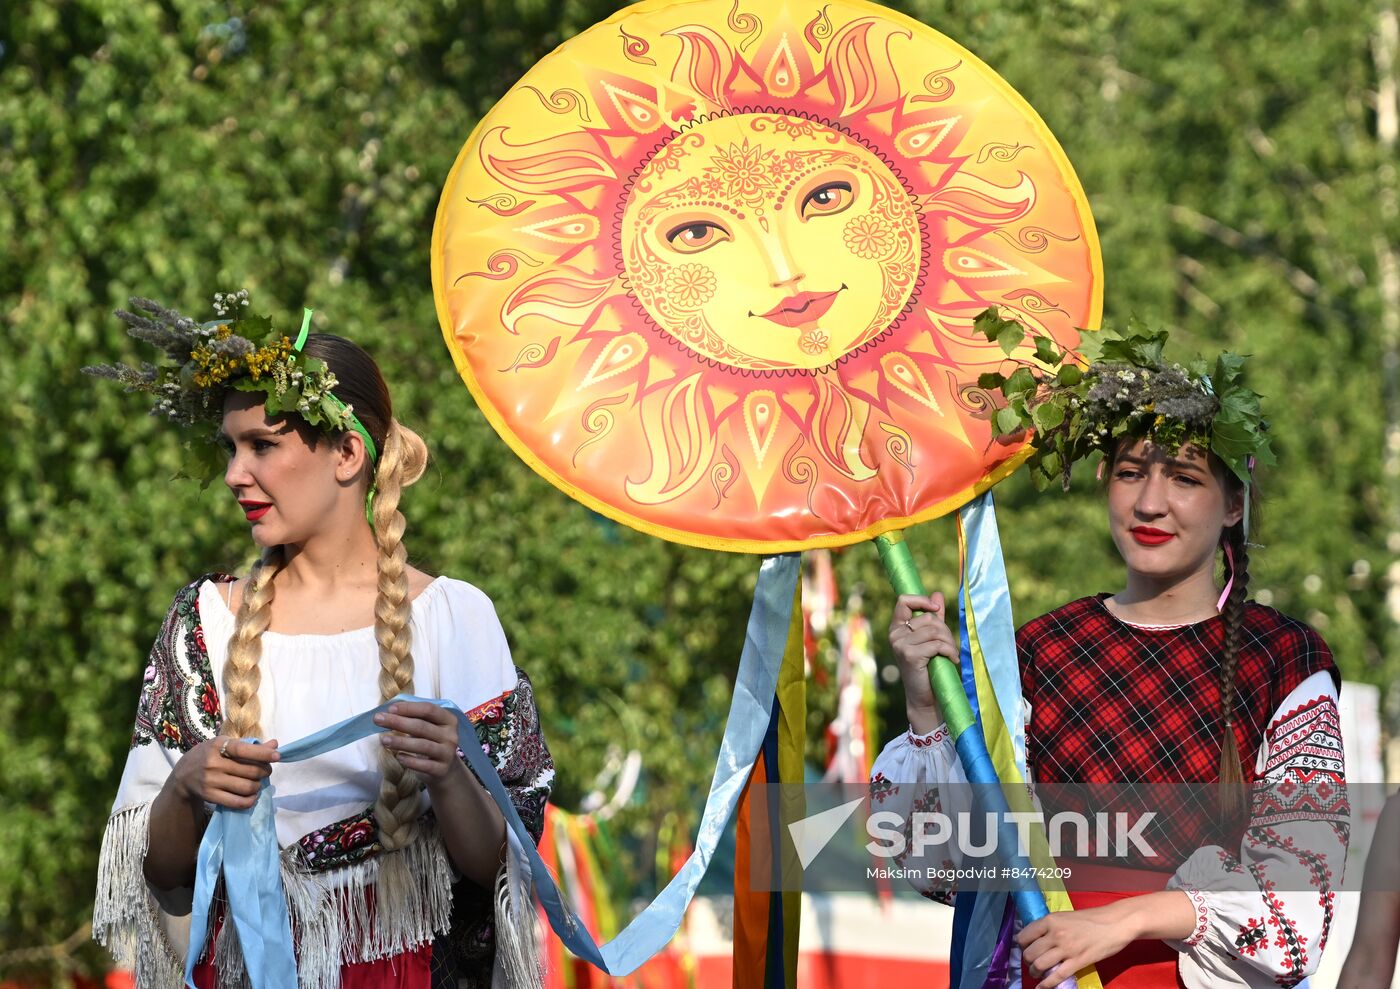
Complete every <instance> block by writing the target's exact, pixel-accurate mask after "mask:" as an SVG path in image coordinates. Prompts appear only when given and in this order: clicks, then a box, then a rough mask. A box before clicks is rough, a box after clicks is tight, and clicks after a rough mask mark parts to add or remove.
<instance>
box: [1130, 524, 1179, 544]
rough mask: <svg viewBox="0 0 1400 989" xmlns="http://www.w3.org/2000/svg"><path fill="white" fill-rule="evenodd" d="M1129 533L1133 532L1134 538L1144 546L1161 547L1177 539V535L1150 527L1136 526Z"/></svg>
mask: <svg viewBox="0 0 1400 989" xmlns="http://www.w3.org/2000/svg"><path fill="white" fill-rule="evenodd" d="M1128 531H1129V532H1131V533H1132V534H1133V538H1134V539H1135V540H1137V541H1138V543H1140V544H1141V545H1143V546H1161V545H1162V544H1163V543H1168V542H1171V541H1172V540H1173V539H1175V538H1176V534H1175V533H1171V532H1164V531H1163V530H1161V529H1154V528H1153V527H1152V526H1150V525H1138V526H1134V527H1133V528H1131V529H1129V530H1128Z"/></svg>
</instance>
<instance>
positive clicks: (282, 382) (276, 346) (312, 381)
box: [83, 289, 379, 497]
mask: <svg viewBox="0 0 1400 989" xmlns="http://www.w3.org/2000/svg"><path fill="white" fill-rule="evenodd" d="M129 305H130V306H131V309H130V310H129V311H128V310H125V309H119V310H117V313H116V315H117V317H118V318H119V319H120V320H121V321H122V322H123V323H125V324H126V326H127V333H128V334H130V335H131V336H133V337H135V338H136V339H137V340H140V341H142V342H144V343H148V344H150V345H151V346H153V347H156V348H158V349H160V350H162V351H164V352H165V356H166V357H167V358H169V359H170V361H172V362H173V363H170V364H163V365H160V366H156V365H154V364H150V363H146V362H142V364H141V366H140V367H129V366H127V365H125V364H98V365H95V366H93V367H85V368H83V371H85V372H86V373H88V374H93V375H97V376H98V377H103V378H111V379H112V380H114V381H118V382H120V383H121V384H123V385H125V386H126V388H127V391H139V392H144V393H146V394H147V395H150V396H152V397H153V398H154V399H155V404H154V406H153V407H152V408H151V415H154V416H163V417H165V418H167V419H169V420H170V421H171V422H173V423H175V424H176V425H179V426H183V427H186V428H190V429H193V430H194V431H195V436H194V438H195V439H197V440H199V441H201V442H195V443H192V444H190V446H191V448H192V451H193V452H194V454H195V456H196V458H197V460H198V463H197V464H196V470H197V471H198V476H199V477H200V479H201V480H202V481H203V483H205V484H208V483H209V481H210V480H212V479H213V478H214V477H215V476H217V474H218V473H219V471H220V470H221V469H222V465H221V463H220V459H219V451H218V447H217V445H216V442H215V441H216V440H217V438H218V427H219V423H220V420H221V419H222V417H223V406H224V397H225V396H226V395H227V394H228V392H229V391H246V392H263V393H265V394H266V396H267V398H266V400H265V402H264V405H265V408H266V410H267V414H268V415H278V414H280V413H283V412H295V413H297V414H298V415H300V416H301V417H302V418H303V419H305V420H306V421H307V422H308V423H310V424H311V425H312V426H316V427H319V428H321V429H324V430H326V431H327V432H343V431H344V430H347V429H349V430H354V431H355V432H356V433H359V434H360V438H361V439H362V440H364V444H365V450H366V451H367V452H368V454H369V459H370V464H371V465H373V464H374V463H375V462H377V461H378V459H379V451H378V449H377V448H376V446H375V443H374V440H373V439H372V438H371V437H370V434H369V430H367V429H366V428H365V427H364V424H363V423H361V422H360V420H359V419H358V418H356V416H355V411H354V409H353V408H352V407H351V406H349V405H346V404H345V403H344V402H342V401H341V400H340V399H339V398H337V397H336V396H335V393H334V391H333V389H334V388H335V386H336V385H337V384H338V382H337V381H336V378H335V375H334V374H332V373H331V370H330V368H328V367H327V366H326V362H325V361H322V360H319V359H317V358H315V357H310V356H308V355H306V354H304V353H302V348H303V347H304V346H305V345H306V338H307V334H308V333H309V332H310V330H311V310H310V309H306V310H304V315H303V318H302V324H301V331H300V332H299V333H298V334H297V338H296V341H295V342H293V341H292V340H291V338H289V337H287V336H285V335H284V334H282V333H280V332H278V331H277V330H276V329H274V327H273V325H272V319H271V318H270V317H268V316H253V315H250V314H248V313H247V312H246V310H247V308H248V292H247V290H246V289H245V290H242V291H239V292H234V293H229V294H227V295H225V294H223V293H220V294H218V295H215V296H214V311H215V312H216V313H217V314H218V317H219V318H217V319H214V320H210V321H208V322H203V323H201V322H198V321H196V320H193V319H191V318H190V317H188V316H185V315H183V314H181V313H179V312H176V311H175V310H173V309H170V308H168V307H166V306H162V305H160V304H159V303H157V302H152V301H151V300H149V299H140V298H134V299H131V300H130V303H129ZM372 496H373V489H371V497H372Z"/></svg>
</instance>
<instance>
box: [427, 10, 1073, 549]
mask: <svg viewBox="0 0 1400 989" xmlns="http://www.w3.org/2000/svg"><path fill="white" fill-rule="evenodd" d="M433 287H434V292H435V294H436V298H437V304H438V314H439V318H440V319H441V322H442V326H443V332H444V335H445V336H446V338H447V342H448V345H449V347H450V348H451V350H452V353H453V356H454V358H455V360H456V362H457V366H458V369H459V370H460V372H461V374H462V376H463V378H464V379H465V380H466V382H467V384H468V386H469V387H470V388H471V390H472V393H473V394H474V395H475V396H476V399H477V401H478V402H479V403H480V405H481V407H482V408H483V410H484V411H485V412H486V415H487V417H488V418H489V419H490V421H491V423H492V425H493V426H494V427H495V428H496V430H497V431H498V432H499V433H500V434H501V435H502V437H504V438H505V439H506V440H507V441H508V442H509V443H510V444H511V446H512V447H513V448H514V449H515V451H516V452H517V453H518V454H520V456H521V457H523V458H524V459H525V460H526V461H527V462H529V463H530V464H531V465H532V466H533V467H534V468H535V469H536V470H538V471H539V472H540V473H541V474H543V475H544V476H545V477H547V478H548V479H549V480H550V481H552V482H553V483H554V484H556V485H558V486H559V487H561V488H563V489H564V490H565V491H567V492H568V493H569V494H571V495H573V496H574V497H576V498H578V499H579V500H581V501H583V502H584V503H585V504H587V505H589V506H590V507H592V508H594V509H596V510H598V511H600V512H602V513H604V514H606V515H609V516H612V517H613V518H616V519H618V520H619V521H622V522H624V523H626V524H628V525H631V526H634V527H636V528H638V529H641V530H643V531H646V532H650V533H653V534H656V535H660V536H663V537H665V538H668V539H672V540H676V541H678V542H683V543H689V544H692V545H699V546H708V547H714V548H721V549H731V550H743V551H757V552H774V551H779V550H787V549H798V548H804V547H813V546H823V545H826V546H830V545H840V544H845V543H852V542H856V541H859V540H862V539H867V538H870V537H871V536H874V535H877V534H879V533H881V532H885V531H888V530H890V529H894V528H901V527H904V526H906V525H909V524H911V523H913V522H916V521H919V520H922V519H927V518H931V517H934V516H936V515H940V514H943V513H944V512H947V511H950V510H952V509H954V508H956V507H957V506H959V505H961V504H962V503H964V502H966V501H967V500H968V499H970V498H971V497H973V496H974V495H975V494H976V493H977V492H979V491H981V490H983V489H984V488H985V487H987V486H988V485H990V484H991V483H993V482H994V481H996V480H997V479H999V478H1000V477H1002V476H1004V474H1005V473H1007V472H1008V471H1009V470H1010V469H1011V468H1012V467H1013V466H1014V465H1015V464H1016V463H1017V462H1018V460H1019V458H1018V457H1017V456H1016V455H1017V453H1018V452H1019V449H1020V445H1019V444H1009V445H1008V444H1004V443H998V442H996V441H995V440H994V439H993V436H992V430H991V427H990V422H989V418H990V415H991V414H992V412H994V409H995V405H994V396H992V395H990V394H988V393H987V392H986V391H984V390H982V389H980V388H979V387H978V385H977V377H978V375H979V374H981V373H983V372H986V371H990V370H996V369H1001V370H1005V369H1006V361H1007V357H1006V355H1005V354H1004V353H1003V352H1002V351H1001V349H1000V348H999V347H998V346H996V345H995V344H988V343H987V341H986V340H985V339H984V338H982V337H981V336H980V335H979V334H977V333H975V332H974V330H973V327H972V321H973V318H974V317H975V316H976V315H977V313H979V312H981V311H982V310H983V309H985V308H987V307H988V306H990V305H997V306H1000V307H1002V308H1003V309H1006V310H1010V311H1011V312H1012V313H1013V314H1014V315H1015V316H1016V317H1017V318H1019V319H1021V320H1022V321H1024V322H1025V323H1026V324H1027V325H1028V326H1030V327H1031V328H1033V329H1034V330H1036V331H1038V332H1040V333H1044V334H1048V335H1050V336H1051V337H1053V338H1054V339H1055V340H1057V341H1059V342H1060V343H1062V344H1066V345H1073V344H1074V343H1076V342H1077V333H1076V331H1075V327H1078V326H1095V325H1097V322H1098V319H1099V312H1100V297H1101V265H1100V260H1099V253H1098V241H1097V238H1096V235H1095V232H1094V227H1093V221H1092V219H1091V217H1090V214H1089V209H1088V206H1087V203H1086V202H1085V199H1084V195H1083V192H1082V190H1081V189H1080V187H1079V184H1078V181H1077V180H1076V179H1075V176H1074V173H1073V171H1072V170H1071V169H1070V166H1069V163H1068V161H1067V160H1066V159H1065V156H1064V154H1063V152H1062V151H1061V150H1060V148H1059V145H1058V144H1056V142H1055V140H1054V138H1053V137H1052V136H1051V134H1050V132H1049V130H1048V129H1047V128H1046V127H1045V125H1044V124H1043V123H1042V122H1041V121H1040V119H1039V118H1038V117H1037V116H1036V115H1035V113H1034V111H1032V110H1031V109H1030V107H1029V106H1028V105H1027V104H1026V103H1025V102H1024V101H1023V100H1022V99H1021V98H1020V97H1019V96H1017V94H1016V93H1015V92H1014V91H1013V90H1012V89H1011V88H1010V87H1009V86H1008V85H1007V84H1006V83H1005V82H1004V81H1002V80H1001V79H1000V78H999V77H998V76H997V75H996V74H995V73H994V72H992V71H991V70H990V69H989V68H987V66H985V65H983V64H982V63H981V62H979V61H978V60H977V59H976V58H975V57H974V56H973V55H971V54H970V53H969V52H967V51H965V50H964V49H962V48H960V47H959V46H958V45H956V44H954V43H953V42H952V41H950V40H948V39H947V38H945V37H943V36H942V35H940V34H938V33H937V32H935V31H933V30H931V29H929V28H927V27H925V26H924V25H922V24H919V23H918V22H916V21H912V20H909V19H907V18H905V17H903V16H901V15H899V14H896V13H894V12H892V11H889V10H886V9H884V8H881V7H876V6H874V5H872V4H867V3H864V2H861V0H842V2H836V3H824V4H819V5H816V4H813V5H803V4H784V3H746V2H744V0H698V2H692V3H673V2H645V3H641V4H638V5H636V6H633V7H629V8H627V9H625V10H623V11H621V12H620V13H618V14H617V15H616V16H614V17H613V18H612V19H611V20H609V21H606V22H604V23H602V24H599V25H597V26H596V27H594V28H592V29H590V30H588V31H586V32H584V33H583V34H580V35H579V36H577V37H575V38H573V39H572V40H570V41H568V42H566V43H565V44H564V45H562V46H561V47H560V48H559V49H558V50H557V51H555V52H554V53H553V54H552V55H550V56H548V57H547V58H545V59H543V60H541V61H540V62H539V64H537V65H536V66H535V67H534V68H533V69H532V70H531V71H530V72H529V73H527V74H526V75H525V77H524V78H523V79H522V80H521V81H520V83H518V84H517V85H516V86H515V87H514V88H513V89H511V90H510V91H509V92H508V93H507V94H506V95H505V97H504V98H502V100H501V101H500V103H498V104H497V105H496V107H495V108H494V109H493V110H492V111H491V112H490V113H489V114H488V115H487V116H486V117H485V119H483V120H482V122H481V124H480V125H479V126H478V128H477V129H476V131H475V132H474V133H473V135H472V137H471V138H470V139H469V140H468V142H467V144H466V146H465V147H464V148H463V150H462V153H461V155H460V156H459V157H458V159H457V163H456V165H455V166H454V167H453V169H452V173H451V175H450V176H449V178H448V181H447V184H446V187H445V189H444V191H443V196H442V202H441V205H440V206H439V210H438V217H437V225H436V228H435V230H434V236H433ZM1012 359H1013V360H1020V361H1026V360H1029V359H1030V358H1029V355H1028V354H1021V353H1016V354H1013V356H1012Z"/></svg>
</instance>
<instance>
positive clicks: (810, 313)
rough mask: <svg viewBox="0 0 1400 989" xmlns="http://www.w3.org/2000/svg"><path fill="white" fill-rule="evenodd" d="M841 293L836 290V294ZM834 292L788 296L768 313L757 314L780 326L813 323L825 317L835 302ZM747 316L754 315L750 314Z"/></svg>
mask: <svg viewBox="0 0 1400 989" xmlns="http://www.w3.org/2000/svg"><path fill="white" fill-rule="evenodd" d="M839 291H841V290H840V289H837V290H836V292H839ZM836 292H799V293H797V294H796V295H790V296H788V297H787V298H786V299H784V300H783V301H782V302H779V303H778V304H777V305H776V306H774V307H773V308H772V309H770V310H769V311H768V312H764V313H758V315H759V316H762V317H763V318H764V319H771V320H772V321H773V322H775V323H777V324H779V325H781V326H802V325H803V324H805V323H814V322H816V321H817V320H818V319H821V318H822V317H823V316H825V315H826V311H827V310H828V309H830V308H831V304H832V303H833V302H835V301H836ZM749 315H754V314H753V313H750V314H749Z"/></svg>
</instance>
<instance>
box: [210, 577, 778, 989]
mask: <svg viewBox="0 0 1400 989" xmlns="http://www.w3.org/2000/svg"><path fill="white" fill-rule="evenodd" d="M799 569H800V560H799V558H798V557H797V556H796V555H795V554H784V555H782V556H770V557H766V558H765V559H764V561H763V565H762V566H761V567H760V569H759V575H758V582H757V584H756V586H755V587H754V602H753V609H752V610H751V611H750V613H749V623H748V628H747V630H746V634H745V636H744V649H743V652H742V654H741V656H740V659H739V671H738V674H737V677H736V681H735V686H734V698H733V702H732V703H731V705H730V709H729V719H728V722H727V723H726V725H725V729H724V738H723V740H722V741H721V743H720V753H719V759H718V761H717V763H716V765H715V774H714V779H713V780H712V782H711V784H710V792H709V796H708V798H707V799H706V801H705V810H704V812H703V814H702V815H701V819H700V828H699V832H698V834H697V835H696V840H695V850H694V851H693V852H692V853H691V854H690V857H689V858H688V859H687V860H686V862H685V865H684V866H682V867H681V869H680V871H679V872H678V873H677V874H676V875H675V877H674V878H672V880H671V882H670V883H668V884H667V886H666V888H665V889H663V890H662V891H661V893H660V894H658V895H657V897H656V898H655V899H654V900H653V901H652V902H651V903H650V904H648V905H647V907H646V909H644V910H643V911H642V912H641V913H640V914H639V915H637V916H636V917H635V918H634V919H633V920H632V922H631V923H630V924H628V925H627V927H626V928H625V929H624V930H623V931H622V932H621V933H620V934H618V936H617V937H615V938H613V939H612V940H611V941H609V942H608V943H607V944H604V945H602V946H599V945H598V943H597V942H596V941H595V940H594V939H593V937H592V936H590V935H589V933H588V931H587V929H586V928H585V927H584V925H583V923H582V922H581V921H580V919H579V917H578V916H577V914H576V913H575V912H574V911H573V910H572V909H571V908H570V907H569V906H568V905H567V903H566V902H565V899H564V897H563V895H562V893H561V892H560V889H559V886H558V884H557V883H556V882H555V881H554V879H553V877H552V876H551V875H550V873H549V871H548V870H547V869H546V868H545V865H544V862H543V861H542V860H541V858H540V853H539V852H538V850H537V849H536V848H535V843H534V841H533V839H532V838H531V837H530V833H529V832H528V831H527V830H526V828H525V824H524V822H523V821H521V819H520V815H519V813H518V812H517V811H516V809H515V805H514V804H512V803H511V801H510V794H509V793H507V791H506V788H505V786H504V785H503V784H502V783H501V779H500V777H499V776H498V775H497V773H496V769H495V766H493V765H492V764H491V760H490V759H489V758H488V757H487V755H486V753H485V752H484V751H483V750H482V748H481V740H480V739H479V738H478V737H477V734H476V729H475V728H473V727H472V724H471V722H470V721H468V720H467V716H466V715H465V714H463V713H462V712H461V710H459V709H458V708H457V706H456V705H455V704H453V703H452V702H450V701H444V700H437V699H432V698H421V697H413V696H409V695H404V694H401V695H399V696H398V697H395V698H394V699H393V700H390V701H388V702H386V703H384V704H381V705H379V706H378V707H375V708H372V709H371V710H368V711H365V712H363V713H361V714H358V715H355V716H354V717H351V718H347V719H345V720H344V721H342V722H340V723H339V724H335V725H331V726H330V727H328V728H323V729H322V730H321V731H318V732H315V733H314V734H311V735H308V736H306V737H305V738H302V739H298V740H297V741H295V742H292V743H291V744H289V745H285V746H283V747H282V749H281V753H282V762H284V763H290V762H297V761H300V760H302V759H310V758H313V757H314V756H318V755H322V754H324V753H326V752H332V751H334V750H335V749H338V748H341V747H342V746H345V745H348V744H350V743H352V742H355V741H358V740H359V739H361V738H364V737H366V736H368V735H374V734H379V733H380V732H382V731H383V730H384V729H382V728H380V727H379V726H378V725H376V724H375V723H374V716H375V715H376V714H378V713H380V712H382V711H385V710H387V709H388V707H389V705H390V704H393V703H395V702H397V701H421V700H427V701H429V702H430V703H433V704H437V705H438V706H440V707H442V708H444V709H446V710H449V711H451V712H453V713H454V714H455V715H456V716H457V720H458V726H457V734H458V745H459V747H460V748H461V750H462V752H463V754H464V756H465V758H466V760H467V764H468V765H469V766H470V767H471V769H472V770H473V771H474V772H475V773H476V775H477V778H478V779H480V780H481V781H482V783H483V784H484V785H485V786H486V789H487V792H489V793H490V794H491V796H492V798H493V799H494V800H495V801H496V806H497V807H499V808H500V810H501V814H502V815H503V816H504V817H505V821H506V838H507V843H508V845H509V849H510V850H509V854H510V855H511V856H512V857H513V858H514V859H515V862H516V864H517V865H518V866H519V867H520V869H521V871H522V873H523V874H525V875H526V876H528V877H529V880H530V883H531V885H532V886H533V888H534V891H535V894H536V896H537V897H538V898H539V901H540V904H541V905H542V906H543V907H544V911H545V914H546V915H547V916H548V918H549V922H550V926H552V927H553V929H554V932H555V933H556V934H557V935H558V936H559V938H560V940H562V941H563V942H564V944H565V946H567V947H568V948H569V950H570V951H572V952H573V953H574V954H575V955H577V956H578V957H579V958H582V959H583V960H585V961H587V962H589V963H591V964H592V965H594V966H596V967H597V968H600V969H602V970H603V971H604V972H606V973H608V974H610V975H628V974H630V973H631V972H633V971H635V970H636V969H637V968H639V967H640V966H641V965H642V964H643V963H644V962H645V961H646V960H647V959H649V958H651V957H652V956H653V955H655V954H656V953H657V952H658V951H660V950H661V949H662V948H664V947H665V946H666V944H667V942H669V941H670V940H671V938H672V937H673V936H674V935H675V933H676V931H677V930H678V929H679V927H680V924H681V920H682V919H683V917H684V914H685V909H686V907H687V906H688V905H689V904H690V901H691V899H692V898H694V896H695V888H696V887H697V886H698V885H699V883H700V879H701V877H702V876H704V874H705V869H706V868H707V867H708V865H709V862H710V858H711V857H712V856H713V855H714V850H715V846H716V844H718V842H719V838H720V836H721V835H722V834H723V832H724V829H725V826H726V824H727V823H728V821H729V818H730V816H731V815H732V814H733V812H734V807H735V804H736V802H737V801H738V797H739V793H740V790H741V789H742V787H743V784H744V780H745V779H747V778H748V777H749V775H750V773H751V772H752V770H753V766H754V763H755V761H756V759H757V756H758V750H759V747H760V745H761V744H762V741H763V735H764V728H763V726H764V725H766V724H767V723H768V720H769V719H768V718H766V717H765V714H767V713H768V702H769V701H770V700H771V699H772V698H773V696H774V694H775V692H776V691H777V688H778V671H779V667H780V666H781V663H782V657H783V653H784V647H785V645H786V643H787V632H788V628H789V624H790V619H791V613H792V601H793V593H794V588H795V587H796V586H797V577H798V571H799ZM270 790H271V787H270V786H269V785H268V783H267V782H266V781H264V783H263V788H262V790H261V792H260V793H259V794H258V800H257V803H256V804H254V806H253V807H252V808H250V809H248V810H242V811H236V810H231V809H229V808H226V807H217V808H215V810H214V814H213V816H212V817H211V818H210V821H209V825H208V827H207V828H206V829H205V832H204V839H203V841H202V842H201V843H200V846H199V856H198V859H197V866H196V873H195V891H194V904H193V911H192V914H191V924H190V948H189V952H188V956H187V960H186V968H185V984H186V985H187V986H188V987H189V989H195V987H194V979H193V976H194V966H195V963H196V962H197V961H198V960H199V958H200V956H201V955H202V954H203V951H204V941H205V937H206V935H207V932H208V926H209V918H210V909H211V905H212V902H213V897H214V889H215V887H216V886H217V885H218V881H219V877H220V874H222V876H223V879H224V887H225V893H226V896H227V900H228V907H229V913H230V916H231V919H232V923H233V925H234V927H235V929H236V931H237V935H238V940H239V943H240V945H241V946H242V950H243V957H244V962H245V965H246V967H247V970H248V974H249V981H250V983H251V984H252V987H253V989H296V985H297V972H296V959H295V956H294V954H293V952H292V932H291V922H290V919H289V917H288V914H287V908H286V900H285V894H284V892H283V890H282V879H281V873H280V870H279V867H278V846H277V835H276V829H275V827H274V825H273V808H272V796H271V793H270Z"/></svg>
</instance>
